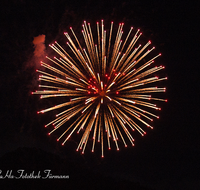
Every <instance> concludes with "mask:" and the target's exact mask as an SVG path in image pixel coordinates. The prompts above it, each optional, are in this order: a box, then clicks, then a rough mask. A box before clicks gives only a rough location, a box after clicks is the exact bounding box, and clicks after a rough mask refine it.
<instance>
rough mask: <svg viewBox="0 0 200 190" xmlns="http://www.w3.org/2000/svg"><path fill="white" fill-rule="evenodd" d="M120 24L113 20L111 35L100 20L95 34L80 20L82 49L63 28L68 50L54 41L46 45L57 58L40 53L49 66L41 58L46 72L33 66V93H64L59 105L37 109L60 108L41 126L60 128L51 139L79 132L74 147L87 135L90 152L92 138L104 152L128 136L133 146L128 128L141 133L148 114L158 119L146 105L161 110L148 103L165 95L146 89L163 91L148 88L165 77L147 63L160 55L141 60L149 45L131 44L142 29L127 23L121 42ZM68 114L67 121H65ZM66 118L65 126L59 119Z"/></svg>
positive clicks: (46, 95)
mask: <svg viewBox="0 0 200 190" xmlns="http://www.w3.org/2000/svg"><path fill="white" fill-rule="evenodd" d="M123 26H124V24H123V23H120V24H119V27H118V30H117V34H116V37H114V39H113V36H112V33H113V22H111V26H110V28H109V32H108V35H106V34H107V31H106V30H105V29H104V23H103V20H102V21H101V23H98V22H97V25H96V27H97V30H96V36H97V38H96V39H95V38H93V34H94V33H93V32H92V29H91V26H90V23H86V21H84V24H83V25H82V27H83V30H82V34H83V38H84V41H85V45H86V47H87V49H83V48H82V46H81V44H80V42H79V40H78V38H77V36H76V35H75V33H74V31H73V29H72V28H70V30H71V36H73V40H72V38H71V37H70V35H69V34H68V33H64V35H65V36H66V37H67V40H68V42H67V46H68V47H69V50H68V51H66V50H65V49H64V48H63V47H62V46H61V45H59V43H58V42H55V43H54V44H52V45H49V46H50V47H51V48H52V49H53V50H54V51H55V52H56V53H57V54H58V55H59V56H60V58H57V57H54V58H50V57H48V56H46V58H47V59H48V62H50V63H51V65H50V64H48V63H45V62H41V66H42V67H45V69H46V70H47V71H48V72H44V71H41V70H37V72H39V73H40V75H39V80H40V81H41V82H42V84H41V85H39V87H40V88H42V89H45V90H41V91H36V92H33V94H40V95H41V96H40V98H51V97H56V98H61V97H65V98H66V99H65V102H63V103H61V104H59V105H56V106H54V107H50V108H47V109H44V110H41V111H38V113H46V112H48V111H51V110H56V109H61V108H62V109H63V108H65V109H63V110H64V111H63V110H62V111H60V112H59V113H58V114H57V115H56V119H54V120H53V121H51V122H50V123H48V124H47V125H45V127H48V126H50V125H53V126H54V128H53V130H51V131H50V132H49V135H50V134H52V133H53V132H55V131H57V130H58V131H59V129H60V128H64V130H63V131H62V132H61V134H60V136H59V137H58V139H57V140H58V141H60V140H61V142H62V145H64V144H65V143H66V141H67V140H68V139H69V138H70V137H71V135H72V134H73V133H74V132H75V131H76V132H77V133H79V132H80V131H83V132H82V133H83V135H82V136H81V137H82V138H81V140H80V142H79V144H78V147H77V151H78V150H81V152H82V153H84V151H85V148H86V145H87V142H88V139H92V140H89V141H91V150H92V152H94V148H95V143H96V141H97V142H99V144H100V146H101V152H102V153H101V154H102V157H104V146H105V145H106V144H107V146H108V149H111V144H112V143H113V144H115V146H116V149H117V150H119V143H120V142H122V144H124V146H125V147H127V140H128V141H130V144H131V145H132V146H134V138H133V136H132V131H134V130H136V131H138V132H139V133H140V134H141V135H142V136H144V135H145V134H146V132H145V131H144V129H143V128H146V127H149V128H151V129H153V127H152V126H151V125H150V124H149V123H150V122H152V121H153V118H159V117H158V116H157V115H155V114H154V113H152V110H160V109H161V108H159V107H157V105H156V104H154V102H155V101H166V100H165V99H161V98H157V97H152V94H153V95H154V94H155V93H158V92H165V90H166V89H165V88H163V87H162V88H161V87H154V86H153V87H152V84H154V83H155V82H158V81H162V80H166V79H167V77H164V78H159V77H157V76H155V73H156V72H158V71H160V70H162V69H164V67H163V66H153V67H152V66H151V65H153V63H154V60H155V59H156V58H157V57H159V56H160V55H161V54H158V55H156V56H152V58H150V60H149V61H145V59H146V58H147V57H148V56H149V55H148V54H149V53H150V52H152V51H153V50H154V49H155V48H154V47H152V48H151V49H149V50H146V49H147V47H149V46H150V44H151V41H148V42H147V43H146V44H145V45H144V46H143V47H142V46H141V45H137V43H138V40H139V38H140V36H141V35H142V33H140V30H139V29H138V30H137V31H136V32H133V28H132V27H131V29H130V31H129V32H128V34H127V36H126V37H125V40H124V41H122V34H123V30H122V29H123ZM95 42H96V43H97V45H95ZM112 42H114V43H112ZM69 52H70V53H69ZM147 55H148V56H147ZM52 65H54V66H52ZM62 100H63V99H62ZM70 119H71V120H72V122H71V123H70V122H69V121H68V120H70ZM66 122H68V123H70V125H69V124H68V125H67V124H65V123H66ZM64 124H65V125H64ZM141 125H142V126H143V127H141ZM104 139H106V140H104Z"/></svg>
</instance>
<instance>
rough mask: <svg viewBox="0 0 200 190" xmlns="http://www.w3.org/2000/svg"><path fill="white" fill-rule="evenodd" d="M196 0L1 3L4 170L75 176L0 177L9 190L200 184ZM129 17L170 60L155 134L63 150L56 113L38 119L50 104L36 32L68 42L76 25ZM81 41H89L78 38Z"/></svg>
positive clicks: (0, 154)
mask: <svg viewBox="0 0 200 190" xmlns="http://www.w3.org/2000/svg"><path fill="white" fill-rule="evenodd" d="M196 2H197V1H177V0H174V1H172V0H169V1H165V0H163V1H155V0H153V1H144V0H142V1H141V0H135V1H134V0H124V1H119V0H117V1H116V0H115V1H112V0H111V1H106V0H102V1H91V0H87V1H84V0H82V1H77V0H74V1H68V0H60V1H54V0H49V1H38V0H36V1H25V0H21V1H20V0H18V1H17V0H15V1H14V0H10V1H2V3H1V26H0V41H1V44H0V48H1V49H0V50H1V51H0V56H1V59H0V68H1V69H0V72H1V73H0V89H1V98H0V101H1V104H0V105H1V106H0V108H1V115H0V119H1V122H0V123H1V125H0V170H2V171H3V172H4V173H5V171H6V170H11V169H12V170H13V171H17V170H18V169H24V170H26V171H27V172H28V171H30V172H31V171H33V170H35V171H39V170H41V171H42V170H44V169H51V170H52V173H53V174H59V175H61V174H63V175H69V176H70V179H68V180H55V179H54V180H40V179H39V180H12V179H10V180H0V185H2V187H4V186H5V187H4V188H3V189H11V188H14V187H16V186H17V185H20V186H21V189H27V188H30V189H40V188H41V189H42V188H47V187H51V188H59V189H62V188H65V189H79V188H82V189H113V188H115V189H136V190H137V189H156V190H179V189H181V190H186V189H187V190H189V189H193V190H197V189H200V172H199V169H200V163H199V160H200V140H199V131H200V129H199V127H200V125H199V118H198V117H199V114H200V109H199V95H200V93H199V69H200V66H199V65H200V63H199V60H198V57H199V42H200V40H199V39H200V38H199V34H200V31H199V23H200V22H199V12H198V11H199V8H200V7H199V6H198V4H197V3H196ZM101 19H104V20H105V23H110V21H112V20H113V21H114V23H115V24H116V25H118V23H119V22H124V23H125V26H126V28H127V31H128V30H129V28H130V27H131V26H134V27H136V28H140V29H141V30H142V32H143V34H144V36H145V37H147V38H148V39H150V40H151V41H152V43H153V44H154V45H155V46H156V49H158V51H159V52H162V57H161V58H159V61H160V63H161V64H162V65H165V66H166V69H165V72H166V76H168V80H167V82H166V87H167V92H166V97H167V99H168V103H166V104H164V106H162V111H161V112H160V113H159V115H160V119H159V120H157V121H155V122H154V130H152V131H148V133H147V135H146V136H145V137H143V138H141V137H138V138H137V139H136V143H135V147H134V148H132V147H129V148H127V149H125V148H122V149H121V150H120V151H119V152H117V151H115V150H111V151H109V152H108V151H106V152H105V158H104V159H101V158H100V152H98V151H97V152H95V153H94V154H91V153H90V151H89V149H88V150H86V154H85V155H84V156H83V155H80V154H79V153H77V152H76V151H75V149H76V146H77V142H76V141H75V140H73V139H72V140H70V141H69V142H68V143H66V145H65V146H64V147H62V146H61V145H60V143H57V142H56V140H55V137H49V136H47V133H48V130H47V129H44V127H43V126H44V124H46V123H48V122H49V117H51V115H48V114H46V115H45V114H44V115H37V114H36V112H37V111H38V110H39V109H40V108H41V107H42V106H43V105H42V101H39V97H38V96H32V95H31V92H32V91H34V90H36V89H37V84H38V81H37V77H38V76H37V74H36V72H35V69H36V68H38V67H39V65H38V64H37V60H35V58H34V56H33V52H34V46H33V43H32V41H33V38H34V37H36V36H38V35H41V34H44V35H45V36H46V41H45V45H46V47H47V50H46V52H47V53H48V51H49V48H48V44H49V43H52V42H54V40H55V39H58V40H59V39H62V37H61V36H63V32H64V31H69V27H70V26H73V29H74V30H75V32H76V33H79V31H81V24H82V23H83V21H84V20H87V21H88V22H91V24H92V23H93V24H94V23H95V22H96V21H100V20H101ZM79 38H82V36H81V35H79Z"/></svg>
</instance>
